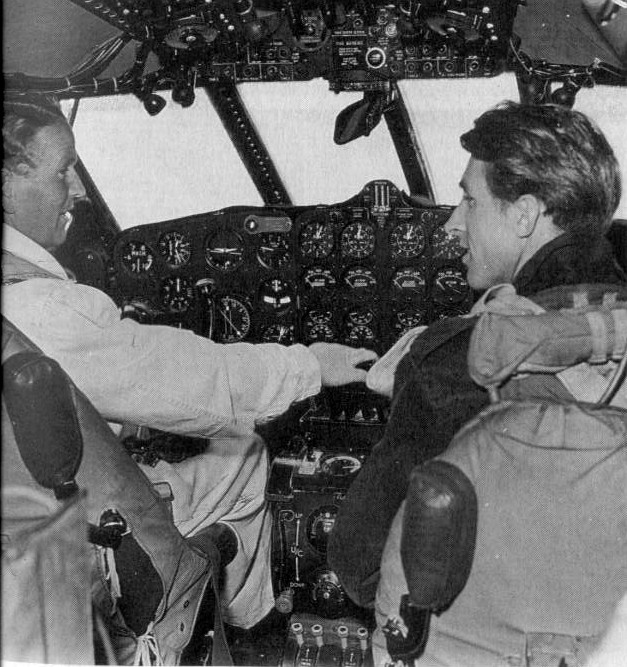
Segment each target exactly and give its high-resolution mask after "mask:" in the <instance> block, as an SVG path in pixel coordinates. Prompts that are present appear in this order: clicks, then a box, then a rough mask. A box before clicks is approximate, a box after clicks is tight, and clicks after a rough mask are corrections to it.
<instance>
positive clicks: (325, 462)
mask: <svg viewBox="0 0 627 667" xmlns="http://www.w3.org/2000/svg"><path fill="white" fill-rule="evenodd" d="M360 469H361V461H360V460H359V459H358V458H357V457H356V456H351V455H350V454H332V455H330V456H325V457H324V458H323V459H322V461H321V464H320V470H321V472H322V473H324V474H325V475H331V476H333V477H348V476H349V475H355V474H356V473H358V472H359V470H360Z"/></svg>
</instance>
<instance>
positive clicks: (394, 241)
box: [389, 220, 427, 259]
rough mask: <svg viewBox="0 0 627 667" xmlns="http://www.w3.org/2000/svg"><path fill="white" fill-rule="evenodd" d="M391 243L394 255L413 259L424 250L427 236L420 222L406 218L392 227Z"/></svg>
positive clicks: (391, 250)
mask: <svg viewBox="0 0 627 667" xmlns="http://www.w3.org/2000/svg"><path fill="white" fill-rule="evenodd" d="M389 243H390V252H391V253H392V257H398V258H402V259H411V258H413V257H419V256H420V255H421V254H422V253H423V252H424V249H425V246H426V244H427V238H426V235H425V231H424V228H423V226H422V225H421V224H420V223H419V222H415V221H413V220H406V221H404V222H399V223H398V224H397V225H396V226H395V227H394V228H393V229H392V231H391V232H390V237H389Z"/></svg>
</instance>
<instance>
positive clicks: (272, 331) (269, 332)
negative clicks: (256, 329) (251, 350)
mask: <svg viewBox="0 0 627 667" xmlns="http://www.w3.org/2000/svg"><path fill="white" fill-rule="evenodd" d="M294 336H295V334H294V325H293V324H271V325H269V326H267V327H266V328H265V329H263V330H262V332H261V340H262V341H263V342H264V343H281V345H291V344H292V343H293V342H294Z"/></svg>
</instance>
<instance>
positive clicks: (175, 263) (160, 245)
mask: <svg viewBox="0 0 627 667" xmlns="http://www.w3.org/2000/svg"><path fill="white" fill-rule="evenodd" d="M169 237H176V239H175V240H176V242H179V243H183V247H184V248H185V250H186V252H187V255H186V256H184V257H182V258H181V259H180V260H176V259H175V260H170V259H169V258H170V252H171V251H170V249H169V248H164V243H166V242H167V241H166V239H168V238H169ZM157 250H158V252H159V254H160V255H161V257H163V260H164V262H165V263H166V264H167V265H168V266H169V267H170V268H173V269H178V268H181V267H183V266H187V265H188V264H189V263H190V261H191V258H192V243H191V240H190V239H189V238H188V236H187V234H184V233H183V232H181V231H178V230H176V229H172V230H170V231H167V232H164V233H163V234H161V236H160V237H159V240H158V241H157Z"/></svg>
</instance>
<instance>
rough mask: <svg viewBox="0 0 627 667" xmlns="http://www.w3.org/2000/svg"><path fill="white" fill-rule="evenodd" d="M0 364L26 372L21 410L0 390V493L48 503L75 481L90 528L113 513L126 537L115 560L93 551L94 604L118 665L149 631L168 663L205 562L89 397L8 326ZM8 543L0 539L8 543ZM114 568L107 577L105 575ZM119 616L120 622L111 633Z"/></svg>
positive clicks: (204, 578) (182, 638)
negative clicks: (15, 492)
mask: <svg viewBox="0 0 627 667" xmlns="http://www.w3.org/2000/svg"><path fill="white" fill-rule="evenodd" d="M17 355H19V356H17ZM16 356H17V359H16V358H15V357H16ZM2 363H3V368H7V369H8V370H9V371H11V372H15V371H16V369H21V370H22V371H25V372H24V373H23V375H24V376H26V377H28V378H29V382H31V383H32V385H33V386H32V387H30V388H28V390H27V391H26V392H25V394H26V395H28V396H30V398H31V399H32V400H29V401H27V402H26V404H25V403H24V402H20V401H19V400H18V401H16V400H15V398H16V397H15V396H14V395H13V396H11V398H8V400H7V396H5V394H4V392H3V410H2V442H3V447H2V452H3V454H2V459H3V460H2V463H3V465H2V486H3V488H4V487H5V486H8V485H11V484H13V485H15V484H17V485H20V486H22V487H26V488H30V489H36V490H38V491H41V490H42V485H43V487H44V488H46V489H47V491H46V493H47V495H48V496H49V498H50V499H51V500H54V499H55V492H54V490H55V489H57V490H58V486H59V482H60V481H61V482H63V481H66V480H67V479H68V478H70V479H71V478H72V477H74V478H75V481H76V484H77V485H78V487H80V488H81V489H85V490H86V491H87V496H86V514H87V519H88V521H89V522H90V523H92V524H95V525H98V524H100V523H101V519H102V517H103V516H104V515H106V513H107V512H110V511H112V510H113V511H116V512H118V513H119V515H121V516H122V517H123V519H124V521H125V522H126V525H127V526H128V531H129V533H128V535H127V536H125V538H124V539H123V541H122V544H121V545H120V548H119V549H118V551H117V552H116V553H115V557H114V558H113V559H112V558H111V551H110V550H107V549H103V548H100V547H97V548H94V549H93V550H92V551H91V566H90V575H91V582H90V583H91V589H92V599H93V600H94V602H95V604H96V605H97V607H98V608H99V609H100V610H101V613H102V615H103V617H104V618H105V619H113V618H116V619H118V620H116V625H115V628H113V630H112V631H113V635H114V644H115V638H116V636H117V637H118V639H119V643H118V644H117V648H118V656H117V660H118V661H119V662H121V663H124V662H127V661H129V660H132V659H133V655H134V650H135V648H136V644H137V636H138V635H141V634H143V633H144V632H145V631H146V630H147V629H150V630H151V632H152V633H153V634H154V636H155V638H156V640H157V645H158V647H159V651H160V654H161V658H162V659H163V660H164V661H165V662H166V663H167V664H176V663H177V662H178V660H179V658H180V655H181V653H182V651H183V649H184V648H185V646H186V645H187V643H188V642H189V640H190V637H191V635H192V632H193V629H194V624H195V619H196V614H197V610H198V607H199V605H200V602H201V600H202V598H203V595H204V592H205V589H206V588H207V585H208V583H209V581H210V579H211V575H212V565H211V562H210V561H209V559H208V558H207V557H205V556H204V555H202V554H201V553H199V552H198V551H197V550H194V549H192V548H190V546H189V545H188V544H187V543H186V542H185V540H184V538H183V537H182V536H181V534H180V533H179V531H178V530H177V529H176V528H175V526H174V524H173V522H172V519H171V515H170V511H169V507H168V505H167V503H165V502H164V501H163V500H162V499H161V497H160V496H159V494H157V492H156V491H155V490H154V488H153V486H152V485H151V483H150V481H149V480H148V479H147V477H146V476H145V475H144V473H143V472H142V471H141V470H140V468H139V467H138V466H137V464H136V463H135V462H134V461H133V460H132V459H131V457H130V456H129V455H128V454H127V452H126V451H125V450H124V448H123V447H122V445H121V444H120V442H119V441H118V439H117V438H116V436H115V435H114V433H113V432H112V431H111V429H110V428H109V426H108V424H107V423H106V422H105V421H104V420H103V419H102V417H101V416H100V415H99V414H98V412H97V411H96V410H95V409H94V407H93V406H92V405H91V403H90V402H89V401H88V400H87V398H86V397H85V396H84V395H83V394H82V393H81V392H80V391H79V390H78V389H77V388H76V386H75V385H74V384H73V383H72V382H71V380H70V379H69V378H68V377H67V375H65V374H64V373H63V372H62V371H61V369H59V368H58V366H57V365H56V364H55V363H54V362H53V361H51V360H49V359H47V358H46V357H44V355H43V354H42V353H41V351H40V350H38V349H37V348H36V347H35V346H34V345H33V344H32V343H31V342H30V341H29V340H28V339H27V338H26V337H25V336H24V335H23V334H22V333H21V332H20V331H19V330H18V329H17V328H16V327H15V326H13V325H12V324H11V323H10V322H8V321H6V319H3V324H2ZM5 365H6V366H5ZM39 382H41V383H42V385H41V386H40V385H39V384H38V383H39ZM42 386H43V393H40V390H41V389H42ZM53 392H54V393H53ZM9 405H10V406H11V408H12V414H11V416H9V413H8V411H7V408H8V407H9ZM77 428H78V431H77ZM16 437H19V438H21V439H23V440H25V441H26V442H27V443H29V446H28V447H27V448H26V449H24V448H22V449H24V451H25V452H26V461H27V462H28V465H27V463H26V462H25V459H24V458H23V457H22V454H21V450H20V448H19V447H18V444H17V439H16ZM81 440H82V445H83V446H82V455H81V454H80V444H81V442H80V441H81ZM38 450H39V451H38ZM31 470H32V471H34V472H35V475H36V477H37V479H35V477H33V474H32V472H31ZM3 519H4V517H3ZM3 526H4V521H3ZM3 532H4V528H3ZM12 537H13V536H12V535H11V534H9V533H7V534H6V535H3V539H6V540H8V541H9V542H10V541H11V539H12ZM114 563H115V566H116V568H115V570H113V569H111V566H112V565H113V564H114ZM116 577H117V578H118V579H119V581H120V582H121V583H122V590H121V595H122V597H121V598H119V597H118V595H119V593H120V591H119V590H116V586H111V585H110V584H111V583H112V582H115V581H116ZM125 582H126V584H127V585H125ZM120 608H121V609H123V612H124V618H123V622H122V626H120V627H118V625H117V623H118V621H119V613H118V612H119V609H120ZM123 626H125V627H123ZM116 633H117V634H116Z"/></svg>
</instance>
